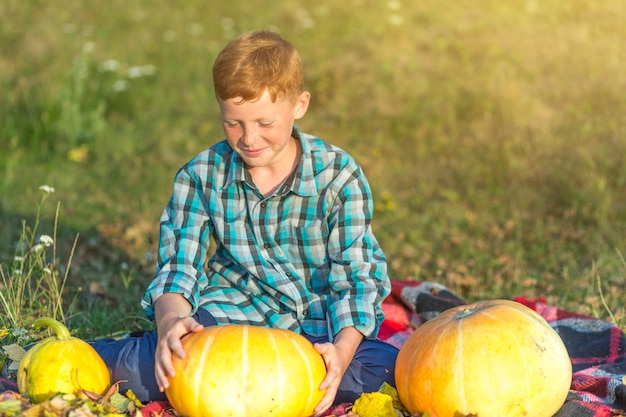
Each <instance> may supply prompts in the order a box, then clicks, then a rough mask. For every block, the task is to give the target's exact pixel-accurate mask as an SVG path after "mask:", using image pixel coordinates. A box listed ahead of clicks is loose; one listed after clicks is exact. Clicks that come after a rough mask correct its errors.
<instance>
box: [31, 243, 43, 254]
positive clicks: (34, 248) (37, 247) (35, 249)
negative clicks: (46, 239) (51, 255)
mask: <svg viewBox="0 0 626 417" xmlns="http://www.w3.org/2000/svg"><path fill="white" fill-rule="evenodd" d="M43 249H44V246H43V245H42V244H41V243H37V244H36V245H35V246H33V249H32V250H33V252H41V251H42V250H43Z"/></svg>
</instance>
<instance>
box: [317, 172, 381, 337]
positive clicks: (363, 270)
mask: <svg viewBox="0 0 626 417" xmlns="http://www.w3.org/2000/svg"><path fill="white" fill-rule="evenodd" d="M342 176H343V177H344V180H345V184H343V186H342V187H340V191H339V193H338V194H337V196H336V198H335V202H334V204H333V205H332V207H333V209H332V212H331V213H330V216H329V227H330V230H331V231H330V237H329V241H328V254H329V257H330V260H331V271H330V277H329V284H330V286H331V288H332V290H333V292H334V294H335V298H336V299H335V300H334V301H333V302H332V303H331V304H330V305H329V307H328V315H329V317H328V320H329V327H330V329H329V330H330V331H331V333H332V335H331V336H334V335H336V334H337V332H339V331H340V330H341V329H342V328H344V327H354V328H356V329H357V330H358V331H359V332H361V333H362V334H363V335H364V336H365V337H366V338H375V337H376V336H377V335H378V331H379V328H380V325H381V324H382V321H383V318H384V314H383V311H382V307H381V304H382V301H383V299H384V298H385V297H386V296H387V295H388V294H389V293H390V292H391V283H390V281H389V277H388V275H387V262H386V258H385V255H384V253H383V252H382V249H381V248H380V246H379V244H378V241H377V240H376V238H375V236H374V234H373V232H372V229H371V221H372V212H373V201H372V195H371V190H370V187H369V184H368V182H367V179H366V178H365V176H364V175H363V173H362V171H361V169H360V168H359V167H358V166H357V167H353V168H352V169H351V170H346V169H344V170H343V171H342V173H341V174H340V175H339V176H338V178H341V177H342Z"/></svg>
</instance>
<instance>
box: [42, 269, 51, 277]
mask: <svg viewBox="0 0 626 417" xmlns="http://www.w3.org/2000/svg"><path fill="white" fill-rule="evenodd" d="M43 272H45V273H46V274H48V275H52V271H51V270H50V268H44V269H43Z"/></svg>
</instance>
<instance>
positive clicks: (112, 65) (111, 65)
mask: <svg viewBox="0 0 626 417" xmlns="http://www.w3.org/2000/svg"><path fill="white" fill-rule="evenodd" d="M120 65H121V64H120V61H118V60H117V59H107V60H106V61H104V62H103V63H102V70H103V71H109V72H117V70H119V68H120Z"/></svg>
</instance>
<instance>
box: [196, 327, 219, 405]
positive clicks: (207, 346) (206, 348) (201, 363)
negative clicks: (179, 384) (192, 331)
mask: <svg viewBox="0 0 626 417" xmlns="http://www.w3.org/2000/svg"><path fill="white" fill-rule="evenodd" d="M214 341H215V336H213V337H210V338H207V339H206V340H205V341H204V342H203V343H204V344H203V345H202V351H201V352H202V354H201V355H199V359H198V365H197V367H196V371H195V373H194V385H195V386H196V387H201V386H202V379H203V377H204V374H203V373H202V372H200V370H201V369H205V363H206V361H207V360H208V359H209V357H210V353H211V349H212V348H213V342H214ZM194 342H195V343H194V344H196V343H201V342H202V340H200V339H198V340H197V341H194ZM194 350H195V349H194ZM194 400H195V401H194V402H195V408H196V409H200V407H201V404H202V398H201V396H199V395H196V396H194Z"/></svg>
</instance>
